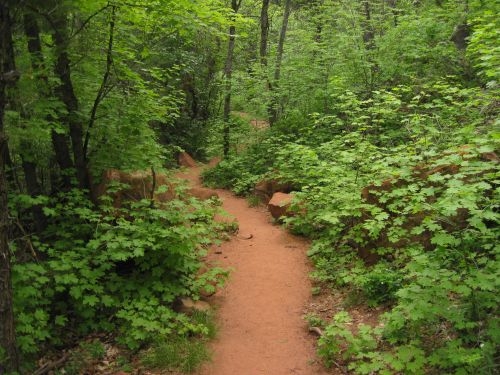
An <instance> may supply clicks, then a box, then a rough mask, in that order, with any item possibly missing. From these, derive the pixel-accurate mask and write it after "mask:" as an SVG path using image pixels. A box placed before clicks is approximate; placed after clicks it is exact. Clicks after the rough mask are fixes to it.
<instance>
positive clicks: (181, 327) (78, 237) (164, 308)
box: [12, 190, 228, 373]
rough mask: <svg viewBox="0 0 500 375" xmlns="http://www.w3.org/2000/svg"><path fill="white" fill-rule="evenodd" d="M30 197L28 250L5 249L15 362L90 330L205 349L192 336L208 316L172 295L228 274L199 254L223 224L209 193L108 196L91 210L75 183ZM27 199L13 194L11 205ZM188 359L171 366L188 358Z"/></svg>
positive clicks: (136, 346) (204, 287) (121, 340)
mask: <svg viewBox="0 0 500 375" xmlns="http://www.w3.org/2000/svg"><path fill="white" fill-rule="evenodd" d="M37 199H43V200H44V214H45V215H46V217H47V220H48V226H47V229H46V230H45V231H44V232H43V233H42V234H41V235H40V236H39V237H38V238H36V239H35V240H34V241H33V242H32V243H31V246H32V247H31V248H32V253H25V252H24V251H22V250H21V247H20V250H17V251H15V255H16V263H15V265H14V267H13V283H14V290H15V291H16V292H15V295H14V298H15V311H16V316H17V340H18V345H19V348H20V350H21V352H22V353H23V357H24V358H25V360H24V361H23V365H24V366H25V367H24V369H23V371H25V372H29V371H31V370H32V369H33V367H34V359H35V358H36V357H37V356H38V355H39V353H42V352H51V351H55V352H56V353H58V352H59V350H58V349H60V348H66V347H71V346H74V345H75V344H74V343H75V342H83V343H85V338H88V337H92V336H93V335H105V336H106V337H110V338H109V340H110V341H109V344H110V345H112V346H113V347H114V346H117V347H120V348H123V349H125V350H128V351H130V353H133V354H134V353H138V352H139V351H141V350H143V349H144V348H147V347H148V346H149V345H151V344H153V343H157V345H160V346H158V350H160V349H161V348H163V347H164V346H162V345H163V343H170V342H174V343H178V345H177V344H176V345H177V346H178V347H179V350H180V351H181V352H185V351H186V350H188V349H187V348H190V349H189V350H191V348H193V350H195V351H197V352H199V353H198V354H194V357H196V358H198V359H200V360H201V359H202V358H205V355H204V354H203V355H202V350H201V349H199V348H198V345H201V344H199V343H200V342H202V341H203V340H204V339H203V338H206V337H209V336H210V335H212V333H211V332H212V331H213V328H212V323H211V322H210V319H201V318H199V317H196V316H194V315H189V314H185V313H181V312H179V311H178V310H177V309H176V308H175V306H176V302H177V301H178V300H179V299H180V298H181V297H191V298H193V299H195V300H196V299H199V298H200V294H201V293H213V292H214V290H215V288H217V287H218V286H220V285H221V284H222V283H223V282H224V281H225V279H226V277H227V275H228V271H227V270H224V269H221V268H210V269H207V268H206V267H204V262H203V259H204V256H205V255H206V253H207V249H208V246H209V245H210V244H212V243H214V241H219V238H222V236H223V235H224V233H225V231H226V230H227V228H225V227H224V224H220V223H216V222H214V220H213V217H214V215H215V214H216V213H217V212H219V210H220V208H219V205H218V202H215V201H214V202H212V201H207V202H202V201H199V200H196V199H194V198H189V199H183V200H181V199H174V200H171V201H168V202H164V203H162V204H161V205H159V206H158V205H157V206H152V205H151V202H150V201H149V200H141V201H131V202H126V203H123V204H122V206H121V207H113V206H111V205H110V204H109V203H107V202H108V201H109V202H111V201H112V199H109V200H108V201H106V200H105V202H104V204H103V205H102V206H101V207H100V208H99V210H96V209H95V207H94V206H93V205H92V203H91V202H90V201H89V200H88V199H87V198H86V196H85V194H84V192H82V191H80V190H72V191H70V192H67V193H64V194H61V195H60V196H57V197H53V198H37ZM37 203H39V202H38V201H37V202H35V201H33V200H32V198H30V197H26V196H21V197H19V199H18V200H17V201H16V202H15V209H13V210H12V212H13V213H15V212H16V211H17V210H24V209H26V208H28V207H30V205H32V204H37ZM20 241H21V240H20ZM20 241H18V242H17V243H19V244H20V245H22V243H21V242H20ZM159 338H164V340H165V341H162V340H163V339H161V340H159ZM193 338H197V341H193V340H192V339H193ZM188 343H189V345H188ZM82 345H83V344H82ZM99 345H101V346H102V345H103V344H96V347H97V346H99ZM106 345H107V344H106ZM154 347H155V346H154V345H153V349H152V353H154V350H155V349H154ZM96 350H97V349H96ZM83 351H84V352H86V351H88V350H83ZM76 352H78V350H77V351H76ZM56 357H57V355H56ZM73 357H74V356H73ZM77 357H78V356H77ZM84 357H85V356H84ZM32 359H33V360H32ZM73 359H74V358H73ZM77 359H78V358H76V359H75V361H74V362H78V360H77ZM83 359H85V358H83ZM83 359H82V361H83ZM198 359H194V360H193V361H192V364H189V365H187V364H186V365H185V364H183V363H179V366H180V367H184V368H187V367H189V368H191V367H193V366H195V365H196V364H197V363H198V362H199V361H198ZM82 361H80V362H82ZM68 363H70V362H68ZM81 366H84V364H81ZM81 366H80V367H81ZM75 367H78V366H77V365H76V364H75ZM68 371H69V370H68ZM67 373H68V372H67Z"/></svg>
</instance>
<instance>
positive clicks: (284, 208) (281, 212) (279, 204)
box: [267, 192, 293, 219]
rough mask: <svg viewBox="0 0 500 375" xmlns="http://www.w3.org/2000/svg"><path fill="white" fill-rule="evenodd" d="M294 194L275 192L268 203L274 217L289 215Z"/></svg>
mask: <svg viewBox="0 0 500 375" xmlns="http://www.w3.org/2000/svg"><path fill="white" fill-rule="evenodd" d="M292 199H293V194H286V193H279V192H278V193H274V194H273V197H272V198H271V200H270V201H269V203H268V204H267V208H268V209H269V212H270V213H271V215H272V217H274V218H275V219H279V218H280V217H282V216H287V215H288V216H289V215H290V213H289V212H288V209H289V208H290V205H291V204H292Z"/></svg>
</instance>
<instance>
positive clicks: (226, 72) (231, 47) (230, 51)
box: [223, 0, 242, 156]
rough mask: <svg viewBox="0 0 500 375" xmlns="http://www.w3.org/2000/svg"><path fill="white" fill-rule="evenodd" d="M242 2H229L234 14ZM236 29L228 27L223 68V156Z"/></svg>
mask: <svg viewBox="0 0 500 375" xmlns="http://www.w3.org/2000/svg"><path fill="white" fill-rule="evenodd" d="M241 1H242V0H231V8H232V9H233V12H234V13H235V14H236V13H237V12H238V10H239V9H240V6H241ZM235 34H236V27H235V26H234V25H231V26H230V27H229V43H228V48H227V57H226V65H225V66H224V75H225V77H226V78H225V79H226V84H225V91H226V94H225V96H224V113H223V120H224V131H223V149H224V150H223V151H224V156H227V155H228V154H229V146H230V140H229V137H230V132H231V124H230V122H229V120H230V119H229V115H230V113H231V79H232V77H233V56H234V43H235V39H236V35H235Z"/></svg>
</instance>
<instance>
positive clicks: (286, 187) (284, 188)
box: [254, 180, 293, 202]
mask: <svg viewBox="0 0 500 375" xmlns="http://www.w3.org/2000/svg"><path fill="white" fill-rule="evenodd" d="M292 190H293V189H292V186H291V185H290V184H288V183H283V182H280V181H277V180H262V181H260V182H258V183H257V184H255V188H254V194H255V195H256V196H257V197H259V198H260V199H261V200H262V201H264V202H269V200H270V199H271V197H272V196H273V194H274V193H277V192H280V193H290V192H291V191H292Z"/></svg>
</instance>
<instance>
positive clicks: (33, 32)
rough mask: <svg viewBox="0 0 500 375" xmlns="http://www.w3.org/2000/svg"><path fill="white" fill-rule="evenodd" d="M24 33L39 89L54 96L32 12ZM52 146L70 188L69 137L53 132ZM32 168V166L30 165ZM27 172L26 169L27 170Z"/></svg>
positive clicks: (64, 184) (66, 188) (26, 22)
mask: <svg viewBox="0 0 500 375" xmlns="http://www.w3.org/2000/svg"><path fill="white" fill-rule="evenodd" d="M24 33H25V35H26V38H27V40H28V51H29V53H30V57H31V66H32V68H33V71H34V72H35V73H36V74H37V78H38V79H39V85H38V87H39V91H40V95H41V96H52V95H53V93H52V92H51V89H50V86H49V82H48V78H47V75H46V73H45V69H46V67H45V64H44V61H43V52H42V43H41V41H40V29H39V27H38V23H37V20H36V18H35V16H34V14H32V13H26V14H25V15H24ZM51 139H52V147H53V148H54V153H55V156H56V161H57V164H58V165H59V168H60V169H61V171H62V188H63V190H68V189H69V188H70V187H71V171H72V170H73V168H74V165H73V161H72V160H71V155H70V151H69V146H68V141H69V140H68V137H67V136H66V135H65V134H59V133H56V132H55V131H52V132H51ZM28 167H29V168H32V166H28ZM25 173H26V171H25ZM30 194H31V193H30Z"/></svg>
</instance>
